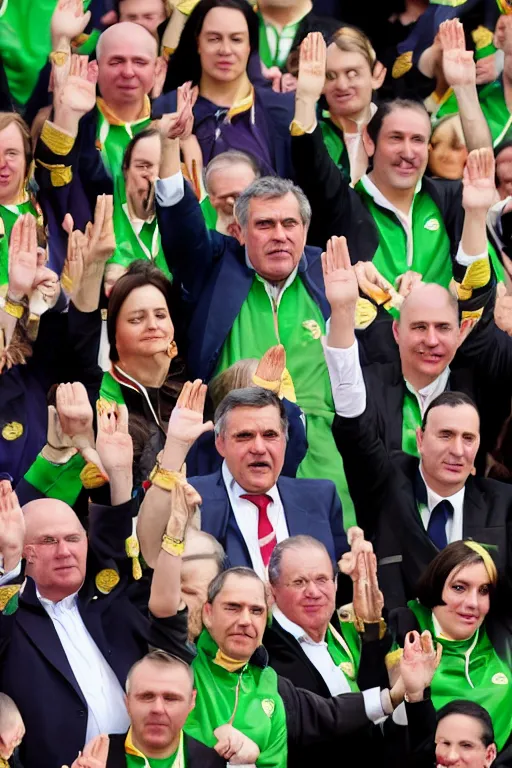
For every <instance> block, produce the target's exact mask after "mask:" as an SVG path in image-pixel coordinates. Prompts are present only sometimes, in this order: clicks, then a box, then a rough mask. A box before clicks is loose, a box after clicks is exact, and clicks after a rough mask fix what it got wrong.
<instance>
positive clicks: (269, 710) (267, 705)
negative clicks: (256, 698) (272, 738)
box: [261, 699, 276, 717]
mask: <svg viewBox="0 0 512 768" xmlns="http://www.w3.org/2000/svg"><path fill="white" fill-rule="evenodd" d="M261 708H262V709H263V711H264V713H265V714H266V716H267V717H272V715H273V714H274V709H275V708H276V705H275V704H274V702H273V701H272V699H263V701H262V702H261Z"/></svg>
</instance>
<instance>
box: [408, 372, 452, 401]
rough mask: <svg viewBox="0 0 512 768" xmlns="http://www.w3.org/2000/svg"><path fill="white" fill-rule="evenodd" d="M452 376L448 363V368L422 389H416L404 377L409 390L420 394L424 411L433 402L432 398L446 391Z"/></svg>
mask: <svg viewBox="0 0 512 768" xmlns="http://www.w3.org/2000/svg"><path fill="white" fill-rule="evenodd" d="M449 378H450V366H449V365H447V366H446V368H445V369H444V371H443V372H442V373H440V374H439V376H438V377H437V379H434V381H431V382H430V384H427V386H426V387H422V388H421V389H418V390H416V389H414V387H413V386H412V384H410V383H409V382H408V381H407V379H406V378H405V377H404V381H405V386H406V387H407V389H408V390H409V392H412V394H413V395H416V396H418V395H419V396H420V405H421V406H422V409H421V410H422V413H423V412H424V411H425V410H426V408H427V405H428V404H429V403H431V402H432V400H433V399H434V398H435V397H437V395H440V394H441V393H442V392H444V391H445V389H446V385H447V384H448V379H449Z"/></svg>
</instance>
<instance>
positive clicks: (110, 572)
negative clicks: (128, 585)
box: [95, 568, 120, 595]
mask: <svg viewBox="0 0 512 768" xmlns="http://www.w3.org/2000/svg"><path fill="white" fill-rule="evenodd" d="M119 580H120V579H119V574H118V572H117V571H114V569H113V568H104V569H103V570H102V571H100V572H99V573H97V574H96V579H95V582H96V588H97V589H98V591H99V592H101V594H102V595H108V594H110V592H112V590H113V589H114V587H117V585H118V584H119Z"/></svg>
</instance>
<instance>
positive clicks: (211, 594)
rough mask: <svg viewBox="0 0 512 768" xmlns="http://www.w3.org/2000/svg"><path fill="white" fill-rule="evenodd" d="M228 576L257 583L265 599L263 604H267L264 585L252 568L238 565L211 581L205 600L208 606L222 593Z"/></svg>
mask: <svg viewBox="0 0 512 768" xmlns="http://www.w3.org/2000/svg"><path fill="white" fill-rule="evenodd" d="M229 576H241V577H242V578H245V579H253V581H254V580H255V581H259V583H260V584H261V586H262V588H263V595H264V597H265V604H266V602H267V596H266V592H265V584H264V583H263V581H262V580H261V579H260V577H259V576H258V574H257V573H256V571H253V569H252V568H247V567H246V566H245V565H238V566H235V567H234V568H228V569H227V571H222V572H221V573H219V574H218V575H217V576H215V578H214V579H212V580H211V581H210V583H209V585H208V596H207V598H206V602H207V603H210V605H211V604H212V603H213V601H214V600H215V598H216V597H217V595H219V594H220V593H221V592H222V589H223V587H224V584H225V583H226V580H227V578H228V577H229Z"/></svg>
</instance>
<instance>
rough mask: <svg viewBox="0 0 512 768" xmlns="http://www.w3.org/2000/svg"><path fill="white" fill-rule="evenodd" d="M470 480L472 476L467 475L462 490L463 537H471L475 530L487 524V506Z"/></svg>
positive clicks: (479, 529)
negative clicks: (464, 486)
mask: <svg viewBox="0 0 512 768" xmlns="http://www.w3.org/2000/svg"><path fill="white" fill-rule="evenodd" d="M472 480H473V478H472V477H468V479H467V480H466V489H465V491H464V505H463V516H462V517H463V521H462V530H463V533H464V538H466V537H467V538H473V537H474V534H475V532H476V531H481V530H482V528H485V527H486V525H487V507H486V505H485V501H484V499H483V497H482V494H481V493H480V491H479V490H478V488H477V487H476V486H475V484H474V483H473V482H472ZM477 541H478V538H477Z"/></svg>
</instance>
